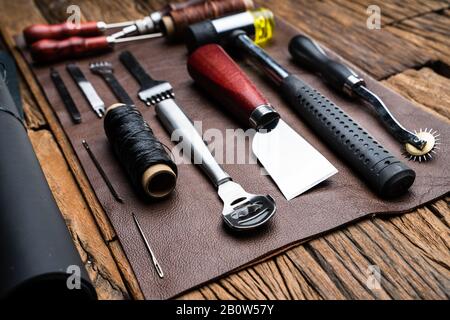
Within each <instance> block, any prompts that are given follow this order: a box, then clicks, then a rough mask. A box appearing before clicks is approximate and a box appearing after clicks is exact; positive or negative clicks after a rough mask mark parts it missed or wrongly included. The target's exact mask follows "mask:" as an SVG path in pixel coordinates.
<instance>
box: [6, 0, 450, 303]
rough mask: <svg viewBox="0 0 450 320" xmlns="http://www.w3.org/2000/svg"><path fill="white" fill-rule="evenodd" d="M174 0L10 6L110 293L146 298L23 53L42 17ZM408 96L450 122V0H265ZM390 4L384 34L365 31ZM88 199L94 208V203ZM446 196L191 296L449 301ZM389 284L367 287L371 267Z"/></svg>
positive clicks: (64, 200)
mask: <svg viewBox="0 0 450 320" xmlns="http://www.w3.org/2000/svg"><path fill="white" fill-rule="evenodd" d="M165 2H166V1H164V0H135V1H133V0H97V1H94V0H70V1H69V0H59V1H52V0H34V1H33V0H14V1H7V0H1V1H0V13H1V15H2V16H1V20H0V27H1V30H2V34H3V40H4V42H5V43H6V45H7V46H8V47H9V48H10V50H11V52H12V53H13V54H14V55H15V57H16V59H17V61H18V65H19V68H20V70H21V72H22V79H23V81H22V95H23V100H24V107H25V112H26V121H27V126H28V129H29V136H30V139H31V141H32V143H33V145H34V148H35V150H36V153H37V155H38V158H39V160H40V162H41V165H42V167H43V169H44V172H45V174H46V177H47V179H48V182H49V184H50V186H51V188H52V190H53V193H54V195H55V198H56V200H57V202H58V205H59V207H60V209H61V211H62V214H63V215H64V218H65V220H66V222H67V226H68V228H69V230H70V232H71V234H72V237H73V240H74V242H75V244H76V247H77V249H78V251H79V253H80V255H81V257H82V259H83V261H84V263H85V265H86V268H87V270H88V272H89V275H90V276H91V279H92V281H93V283H94V285H95V287H96V288H97V292H98V295H99V297H100V298H101V299H125V298H130V297H131V298H136V299H139V298H143V296H142V293H141V291H140V289H139V285H138V284H137V282H136V279H135V277H134V275H133V272H132V269H131V267H130V265H129V263H128V261H127V258H126V256H125V255H124V252H123V250H122V248H121V245H120V242H119V240H118V239H117V237H116V235H115V232H114V230H113V228H112V227H111V225H110V223H109V222H108V219H107V217H106V215H105V213H104V212H103V210H102V209H101V207H100V205H99V204H98V202H97V200H96V198H95V196H94V194H93V192H92V190H91V189H90V187H89V184H88V182H87V178H86V177H85V176H84V174H83V171H82V170H81V169H80V165H79V163H78V160H77V159H76V157H75V156H74V154H73V151H72V149H71V147H70V145H69V144H68V141H67V139H66V137H65V135H64V133H63V131H62V129H61V127H60V126H59V124H58V122H57V121H56V119H55V117H54V115H53V113H52V111H51V109H50V107H49V106H48V104H47V103H46V101H45V98H44V96H43V94H42V92H41V91H40V90H39V88H38V86H37V84H36V82H35V81H34V79H33V76H32V75H31V73H30V70H29V69H28V67H27V66H26V64H25V63H24V61H23V60H22V59H21V57H20V55H19V54H18V52H17V51H16V50H15V49H14V43H13V40H12V37H13V35H15V34H17V33H19V32H21V30H22V29H23V28H24V27H25V26H28V25H30V24H33V23H46V22H50V23H55V22H60V21H64V20H65V19H66V17H67V13H66V9H67V7H68V6H69V5H71V4H77V5H79V6H80V8H81V13H82V17H83V19H84V20H103V21H111V22H115V21H121V20H125V19H127V20H129V19H136V18H139V17H142V16H143V15H145V14H147V13H148V12H150V11H152V10H153V9H157V8H160V7H161V6H162V5H163V4H164V3H165ZM257 2H258V4H260V5H264V6H266V7H269V8H270V9H272V10H273V11H274V12H275V14H276V15H277V16H279V17H283V18H284V19H286V20H287V21H288V22H290V23H292V24H293V25H295V26H297V27H298V28H299V29H300V30H303V31H305V32H307V33H309V34H310V35H312V36H313V37H315V38H316V39H317V40H318V41H320V42H321V43H323V44H325V45H326V46H328V47H330V48H332V49H334V50H335V51H336V52H337V53H339V54H341V55H342V56H343V57H345V58H347V59H348V60H350V61H352V62H353V63H354V64H356V65H357V66H359V67H360V68H362V69H364V70H365V71H367V72H368V73H369V74H371V75H372V76H374V77H375V78H377V79H379V80H381V81H383V82H384V83H385V84H386V85H387V86H389V87H391V88H393V89H394V90H395V91H397V92H399V93H400V94H402V95H403V96H405V97H406V98H408V99H410V100H412V101H414V102H415V103H417V104H419V105H420V106H422V107H423V108H426V109H428V110H429V111H430V112H434V113H436V114H437V115H439V116H442V117H444V118H447V119H449V118H450V90H449V89H450V79H449V77H450V0H405V1H398V0H388V1H379V0H321V1H311V0H257ZM371 4H376V5H378V6H379V7H380V8H381V14H382V29H381V30H369V29H368V28H367V27H366V21H367V18H368V15H367V13H366V9H367V8H368V6H369V5H371ZM88 203H89V204H90V205H88ZM449 227H450V210H449V206H448V198H446V199H442V200H440V201H436V202H434V203H431V204H428V205H426V206H424V207H422V208H420V209H418V210H416V211H413V212H410V213H407V214H403V215H400V216H395V217H390V218H378V217H373V218H371V219H366V220H364V221H360V222H358V223H355V224H353V225H351V226H348V227H345V228H342V229H341V230H339V231H334V232H330V233H328V234H327V235H325V236H323V237H321V238H318V239H316V240H312V241H308V242H305V243H303V244H302V245H299V246H296V247H294V248H292V249H290V250H289V251H287V252H285V253H282V254H279V255H277V256H275V257H272V258H270V259H269V260H266V261H264V262H262V263H259V264H257V265H255V266H253V267H250V268H246V269H245V270H242V271H240V272H237V273H235V274H233V275H231V276H228V277H226V278H224V279H222V280H219V281H217V282H215V283H211V284H209V285H207V286H204V287H202V288H200V289H198V290H194V291H192V292H190V293H188V294H185V295H183V296H182V297H180V298H181V299H435V298H437V299H448V298H449V297H450V250H449V247H450V237H449ZM372 265H376V266H378V267H379V268H380V271H381V275H382V279H381V287H380V288H378V289H374V290H371V289H369V288H368V286H367V279H368V276H369V274H370V271H369V269H370V268H369V267H370V266H372Z"/></svg>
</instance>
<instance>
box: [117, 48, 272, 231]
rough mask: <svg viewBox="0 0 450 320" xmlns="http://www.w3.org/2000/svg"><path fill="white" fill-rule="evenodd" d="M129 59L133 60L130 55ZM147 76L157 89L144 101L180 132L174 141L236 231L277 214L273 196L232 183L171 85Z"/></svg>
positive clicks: (149, 90) (166, 124)
mask: <svg viewBox="0 0 450 320" xmlns="http://www.w3.org/2000/svg"><path fill="white" fill-rule="evenodd" d="M127 56H128V57H127V59H128V58H129V57H132V56H131V54H127ZM121 58H122V57H121ZM133 58H134V57H133ZM133 64H134V62H133ZM141 72H144V71H143V70H142V71H139V77H142V75H143V74H141ZM145 76H146V77H148V79H147V80H146V81H147V82H148V83H150V81H153V82H154V87H153V88H152V87H148V88H146V91H145V99H144V100H145V101H149V102H150V101H153V102H154V104H155V110H156V114H157V116H158V118H159V119H160V120H161V122H162V124H163V125H164V127H165V128H166V130H167V131H168V132H169V133H170V134H172V133H173V132H174V131H176V132H177V136H178V138H179V140H177V141H174V142H177V143H182V144H183V150H189V152H190V153H191V158H192V159H195V161H194V162H195V163H196V164H199V165H200V167H201V168H202V169H203V171H204V172H205V174H206V175H207V176H208V178H209V179H210V180H211V181H212V183H213V184H214V186H215V187H216V188H217V189H218V194H219V197H220V198H221V199H222V201H223V204H224V208H223V211H222V217H223V220H224V221H225V223H226V224H227V225H228V226H229V227H230V228H231V229H233V230H236V231H243V230H249V229H254V228H257V227H259V226H261V225H263V224H265V223H266V222H268V221H269V220H270V218H272V216H273V215H274V214H275V212H276V205H275V201H274V200H273V199H272V197H270V196H263V195H254V194H250V193H247V192H245V190H244V189H243V188H242V187H241V186H240V185H239V184H237V183H236V182H234V181H232V179H231V177H230V176H229V175H228V174H227V173H226V172H225V171H223V169H222V168H221V167H220V165H219V164H218V163H217V162H216V160H215V159H214V157H213V156H212V154H211V153H210V151H209V150H208V148H207V146H206V145H205V143H204V141H203V140H202V137H201V136H200V134H199V133H198V132H197V131H196V129H195V127H194V126H193V125H192V122H191V120H189V118H188V117H187V116H186V115H185V114H184V112H183V111H182V110H181V109H180V108H179V107H178V105H177V104H176V103H175V101H174V100H173V95H172V94H167V92H173V89H172V86H171V85H170V83H168V82H164V81H155V80H153V79H152V78H151V77H150V76H149V75H148V74H147V73H145Z"/></svg>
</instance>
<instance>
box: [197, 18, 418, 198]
mask: <svg viewBox="0 0 450 320" xmlns="http://www.w3.org/2000/svg"><path fill="white" fill-rule="evenodd" d="M194 27H195V26H191V27H190V29H191V31H190V33H192V32H195V28H198V27H195V28H194ZM198 29H200V28H198ZM192 39H195V38H192ZM226 41H227V42H228V43H229V44H230V46H231V47H232V48H234V49H235V50H238V51H239V52H241V53H243V54H244V55H246V56H247V57H248V58H249V59H250V60H252V61H253V62H254V63H255V64H256V65H257V66H259V69H261V70H262V71H263V72H264V73H265V74H266V75H267V76H268V77H269V78H270V79H271V80H272V82H273V83H274V84H275V85H276V88H277V90H278V91H279V92H280V94H281V95H282V96H283V97H284V98H285V99H286V100H287V101H288V103H289V104H290V105H291V107H292V108H293V109H294V110H295V111H296V112H297V113H298V114H299V115H300V116H301V118H302V119H303V120H304V121H305V122H306V123H307V124H308V125H309V126H310V127H311V128H312V129H313V130H314V131H315V132H316V134H317V135H318V136H320V137H321V139H322V140H323V141H324V142H326V143H327V144H328V146H329V147H330V148H332V149H333V150H334V151H335V152H336V153H337V154H338V155H340V157H341V158H342V159H343V160H344V161H346V163H347V164H348V165H349V166H350V167H352V168H353V169H354V170H355V171H356V172H358V173H359V174H360V176H361V177H362V178H363V179H364V180H365V181H366V182H367V183H368V184H369V185H370V186H371V187H372V189H373V190H374V191H375V192H376V193H378V194H379V195H380V196H382V197H398V196H400V195H402V194H404V193H406V192H407V191H408V189H409V187H410V186H411V185H412V184H413V183H414V180H415V177H416V174H415V172H414V171H413V170H412V169H410V168H409V167H408V166H407V165H405V164H404V163H403V162H401V161H400V160H399V159H397V158H396V157H395V156H394V155H393V154H391V153H390V152H389V151H388V150H386V149H385V148H384V147H383V146H382V145H381V144H380V143H379V142H377V141H376V140H375V139H374V138H372V137H371V136H370V135H369V133H368V132H367V130H365V129H363V128H362V127H361V126H360V125H359V124H358V123H357V122H356V121H355V120H353V119H352V118H351V117H350V116H349V115H348V114H346V113H345V112H344V111H343V110H342V109H341V108H340V107H338V106H337V105H335V104H334V103H333V102H331V101H330V100H329V99H327V98H326V97H324V96H323V95H322V94H321V93H320V92H318V91H317V90H316V89H314V88H312V87H310V86H309V85H308V84H306V83H305V82H304V81H302V80H301V79H300V78H299V77H297V76H296V75H293V74H291V73H289V72H288V71H287V70H285V69H284V68H283V67H282V66H281V65H279V64H278V63H277V62H276V61H275V60H274V59H272V58H271V57H270V56H269V55H268V54H267V53H266V52H265V51H264V50H263V49H262V48H261V47H259V46H257V45H256V44H255V43H253V41H252V40H251V39H250V38H249V37H248V36H247V34H246V33H245V31H242V30H235V31H234V32H233V33H232V34H231V35H229V36H228V37H227V40H226ZM216 42H220V39H216Z"/></svg>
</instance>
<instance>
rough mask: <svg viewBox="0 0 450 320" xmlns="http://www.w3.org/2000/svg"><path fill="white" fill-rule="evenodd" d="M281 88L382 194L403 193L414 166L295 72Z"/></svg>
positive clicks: (306, 119)
mask: <svg viewBox="0 0 450 320" xmlns="http://www.w3.org/2000/svg"><path fill="white" fill-rule="evenodd" d="M281 90H282V93H283V94H284V97H285V98H286V99H287V100H288V102H289V103H290V105H291V106H292V107H293V108H294V109H295V110H296V111H297V113H298V114H299V115H300V116H301V117H302V119H303V120H304V121H305V122H306V123H307V124H308V125H309V126H310V127H311V128H312V129H313V130H314V131H315V133H316V134H317V135H319V136H320V137H321V138H322V140H323V141H324V142H326V143H327V144H328V146H329V147H330V148H332V149H333V150H334V151H335V152H336V153H337V154H338V155H339V156H340V157H341V158H342V159H343V160H344V161H345V162H346V163H347V164H348V165H349V166H350V167H352V168H353V170H355V171H356V172H358V173H359V175H360V176H361V177H362V178H363V179H364V180H365V181H366V182H367V184H369V185H370V186H371V187H372V189H373V190H374V191H375V192H376V193H378V194H379V195H380V196H382V197H389V198H392V197H397V196H400V195H402V194H404V193H405V192H406V191H407V190H408V189H409V187H410V186H411V185H412V184H413V182H414V179H415V176H416V174H415V172H414V171H413V170H412V169H410V168H409V167H408V166H406V165H405V164H404V163H403V162H401V161H400V160H399V159H397V158H396V157H395V156H394V155H393V154H391V153H390V152H389V151H388V150H386V149H385V148H384V147H383V146H382V145H381V144H380V143H379V142H377V141H376V140H375V139H373V138H372V137H371V136H370V135H369V133H368V132H367V131H366V130H364V129H363V128H362V127H360V126H359V125H358V124H357V123H356V122H355V121H354V120H353V119H352V118H350V116H349V115H347V114H346V113H345V112H344V111H343V110H342V109H341V108H339V107H338V106H336V105H335V104H334V103H333V102H331V101H330V100H329V99H327V98H326V97H324V96H323V95H322V94H321V93H319V92H318V91H317V90H315V89H313V88H311V87H310V86H308V85H307V84H306V83H305V82H303V81H302V80H300V79H299V78H298V77H296V76H294V75H291V76H289V77H287V78H286V79H284V80H283V83H282V84H281Z"/></svg>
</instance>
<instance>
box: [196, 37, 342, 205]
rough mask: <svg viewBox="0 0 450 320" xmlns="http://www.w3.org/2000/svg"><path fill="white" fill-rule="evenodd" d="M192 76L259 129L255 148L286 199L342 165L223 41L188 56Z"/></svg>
mask: <svg viewBox="0 0 450 320" xmlns="http://www.w3.org/2000/svg"><path fill="white" fill-rule="evenodd" d="M188 70H189V73H190V75H191V77H192V78H193V79H194V80H195V81H196V82H197V83H198V84H199V85H200V86H201V87H202V88H204V89H205V91H206V92H208V93H210V94H211V96H213V97H214V98H216V99H217V100H218V101H219V102H220V103H221V104H222V106H223V107H224V108H226V110H227V111H230V112H231V113H232V114H234V115H235V116H236V117H237V118H238V119H239V120H240V121H241V122H242V123H243V124H245V125H246V126H250V127H252V128H253V129H255V130H256V134H255V136H254V138H253V143H252V150H253V153H254V154H255V156H256V157H257V158H258V160H259V161H260V162H261V164H262V165H263V166H264V168H265V169H266V171H267V172H268V173H269V174H270V175H271V177H272V178H273V180H274V181H275V183H276V184H277V185H278V187H279V188H280V190H281V192H282V193H283V195H284V196H285V197H286V199H288V200H290V199H293V198H294V197H296V196H298V195H300V194H301V193H303V192H305V191H307V190H308V189H310V188H312V187H314V186H315V185H317V184H318V183H320V182H322V181H324V180H326V179H328V178H329V177H331V176H332V175H334V174H335V173H337V170H336V168H335V167H334V166H333V165H332V164H331V163H330V162H329V161H328V160H327V159H325V157H324V156H322V155H321V154H320V153H319V152H318V151H317V150H316V149H314V148H313V147H312V146H311V145H310V144H309V143H308V142H307V141H306V140H304V139H303V138H302V137H301V136H300V135H298V134H297V133H296V132H295V131H294V130H293V129H292V128H291V127H290V126H289V125H288V124H286V123H285V122H284V121H283V120H281V118H280V115H279V114H278V112H277V111H275V109H274V108H273V106H272V105H271V104H270V103H269V101H268V100H267V99H266V98H265V97H264V96H263V95H262V94H261V93H260V92H259V91H258V89H257V88H256V87H255V85H254V84H253V83H252V82H251V80H250V79H249V78H248V77H247V76H246V75H245V74H244V72H243V71H242V70H241V69H240V68H239V66H238V65H237V64H236V63H235V62H234V61H233V60H232V59H231V58H230V56H229V55H228V54H227V53H226V52H225V51H224V50H223V49H222V47H220V46H218V45H215V44H210V45H206V46H203V47H200V48H198V49H197V50H196V51H194V52H193V53H192V55H191V56H190V58H189V61H188Z"/></svg>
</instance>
